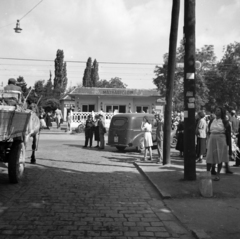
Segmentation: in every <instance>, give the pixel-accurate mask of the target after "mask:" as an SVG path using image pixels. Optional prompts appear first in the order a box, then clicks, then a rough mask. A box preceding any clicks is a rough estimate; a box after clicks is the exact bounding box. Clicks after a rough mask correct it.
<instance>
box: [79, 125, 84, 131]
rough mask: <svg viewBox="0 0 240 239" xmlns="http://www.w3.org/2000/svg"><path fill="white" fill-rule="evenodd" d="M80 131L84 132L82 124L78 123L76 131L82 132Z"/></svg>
mask: <svg viewBox="0 0 240 239" xmlns="http://www.w3.org/2000/svg"><path fill="white" fill-rule="evenodd" d="M82 132H84V126H83V125H81V124H80V125H79V126H78V133H82Z"/></svg>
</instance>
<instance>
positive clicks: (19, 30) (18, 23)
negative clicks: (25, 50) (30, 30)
mask: <svg viewBox="0 0 240 239" xmlns="http://www.w3.org/2000/svg"><path fill="white" fill-rule="evenodd" d="M13 29H14V30H15V32H16V33H21V31H22V28H20V21H19V20H17V24H16V27H15V28H13Z"/></svg>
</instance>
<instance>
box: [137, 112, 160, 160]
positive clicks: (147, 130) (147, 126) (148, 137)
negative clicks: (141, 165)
mask: <svg viewBox="0 0 240 239" xmlns="http://www.w3.org/2000/svg"><path fill="white" fill-rule="evenodd" d="M163 125H164V123H163V114H161V113H159V114H155V119H154V126H155V127H156V141H157V151H158V158H157V161H156V163H162V161H163V154H162V145H163ZM141 130H142V131H144V159H143V160H144V161H147V151H149V156H150V160H152V159H153V158H152V146H153V141H152V124H151V122H150V120H149V118H148V117H147V116H144V117H143V121H142V125H141Z"/></svg>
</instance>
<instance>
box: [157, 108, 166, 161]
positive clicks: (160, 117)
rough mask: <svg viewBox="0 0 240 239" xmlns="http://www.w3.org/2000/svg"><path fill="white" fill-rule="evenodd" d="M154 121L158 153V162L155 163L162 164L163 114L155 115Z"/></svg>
mask: <svg viewBox="0 0 240 239" xmlns="http://www.w3.org/2000/svg"><path fill="white" fill-rule="evenodd" d="M155 119H156V140H157V151H158V160H157V163H162V161H163V152H162V146H163V126H164V123H163V114H162V113H159V114H156V115H155Z"/></svg>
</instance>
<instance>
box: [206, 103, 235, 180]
mask: <svg viewBox="0 0 240 239" xmlns="http://www.w3.org/2000/svg"><path fill="white" fill-rule="evenodd" d="M215 114H216V119H214V120H212V121H210V122H209V125H208V132H209V133H210V137H209V142H208V151H207V156H206V161H207V171H210V170H211V169H212V167H213V166H215V164H217V165H218V166H217V173H216V176H215V178H214V179H213V180H214V181H219V180H220V172H221V169H222V163H223V162H225V165H226V173H229V174H232V172H231V171H230V170H229V165H228V161H229V155H231V154H232V152H231V149H232V143H231V142H232V141H231V126H230V124H229V122H228V121H227V120H226V112H225V110H224V109H223V108H221V107H217V108H216V112H215Z"/></svg>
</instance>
